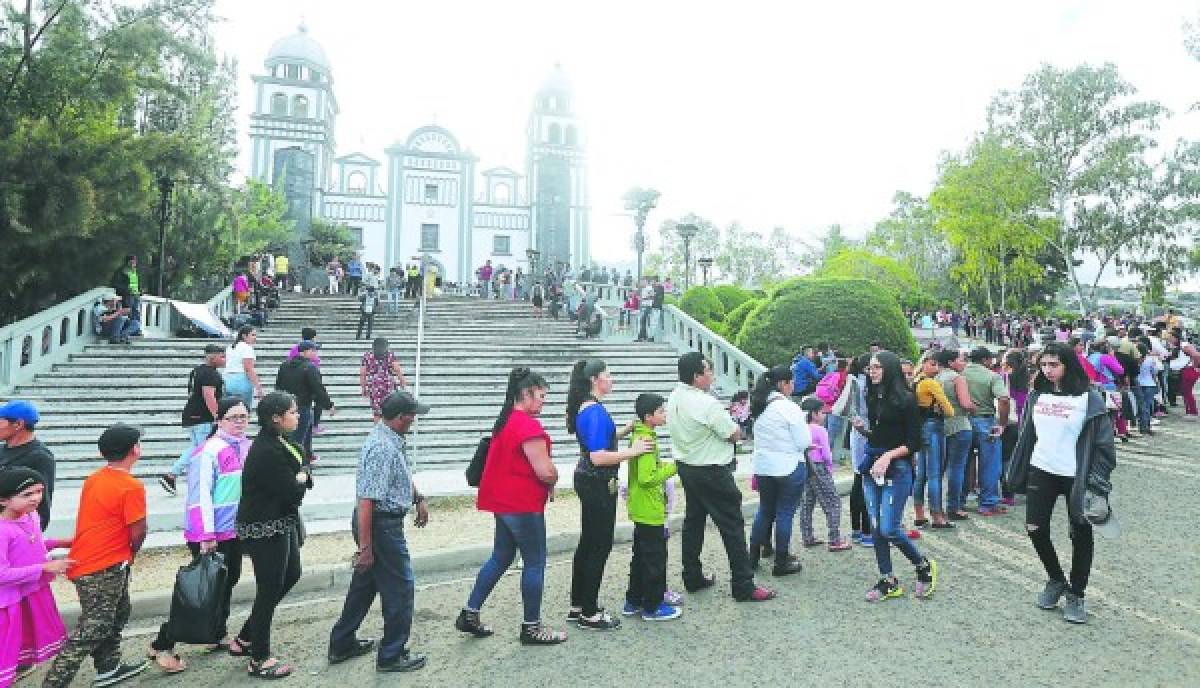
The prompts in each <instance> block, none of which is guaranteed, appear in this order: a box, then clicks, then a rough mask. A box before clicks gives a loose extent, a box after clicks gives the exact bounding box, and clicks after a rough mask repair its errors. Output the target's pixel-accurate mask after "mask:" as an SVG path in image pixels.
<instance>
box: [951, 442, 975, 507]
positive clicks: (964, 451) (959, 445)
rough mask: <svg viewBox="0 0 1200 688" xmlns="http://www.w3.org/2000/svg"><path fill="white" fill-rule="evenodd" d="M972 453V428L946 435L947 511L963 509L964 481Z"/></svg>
mask: <svg viewBox="0 0 1200 688" xmlns="http://www.w3.org/2000/svg"><path fill="white" fill-rule="evenodd" d="M970 454H971V431H970V430H963V431H962V432H956V433H954V434H953V435H947V436H946V492H947V494H948V496H947V498H946V511H962V509H963V498H962V497H963V494H962V492H963V481H965V480H966V479H967V476H966V472H967V456H969V455H970Z"/></svg>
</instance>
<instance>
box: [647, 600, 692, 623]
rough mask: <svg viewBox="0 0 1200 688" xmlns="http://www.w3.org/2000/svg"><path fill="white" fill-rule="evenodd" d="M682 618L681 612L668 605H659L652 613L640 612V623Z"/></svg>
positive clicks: (677, 608)
mask: <svg viewBox="0 0 1200 688" xmlns="http://www.w3.org/2000/svg"><path fill="white" fill-rule="evenodd" d="M681 616H683V610H682V609H680V608H679V607H672V606H671V605H669V604H660V605H658V609H655V610H654V611H652V612H642V621H670V620H671V619H678V618H679V617H681Z"/></svg>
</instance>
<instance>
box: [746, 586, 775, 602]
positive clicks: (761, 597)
mask: <svg viewBox="0 0 1200 688" xmlns="http://www.w3.org/2000/svg"><path fill="white" fill-rule="evenodd" d="M773 599H775V591H774V590H772V589H770V588H766V587H763V586H761V585H756V586H754V592H752V593H750V595H749V596H748V597H740V598H737V601H738V602H766V601H767V600H773Z"/></svg>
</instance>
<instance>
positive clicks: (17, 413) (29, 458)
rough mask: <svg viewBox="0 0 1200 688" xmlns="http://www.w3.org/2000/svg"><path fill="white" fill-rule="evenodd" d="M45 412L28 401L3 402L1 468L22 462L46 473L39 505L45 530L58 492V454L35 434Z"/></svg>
mask: <svg viewBox="0 0 1200 688" xmlns="http://www.w3.org/2000/svg"><path fill="white" fill-rule="evenodd" d="M40 419H41V416H40V415H39V414H38V410H37V407H36V406H34V405H33V404H31V403H29V402H28V401H21V400H13V401H10V402H8V403H7V404H4V405H2V406H0V441H3V442H4V447H3V448H2V449H0V471H3V470H7V469H9V468H16V467H18V466H20V467H23V468H31V469H33V470H35V471H37V472H38V473H41V474H42V478H43V479H44V480H45V482H46V494H45V496H44V497H42V503H41V504H40V505H38V516H40V517H41V521H42V530H43V531H44V530H46V526H48V525H49V524H50V498H51V497H53V496H54V454H51V453H50V450H49V449H47V448H46V445H44V444H42V442H41V440H39V439H37V438H36V437H34V436H33V429H34V427H35V426H36V425H37V423H38V421H39V420H40Z"/></svg>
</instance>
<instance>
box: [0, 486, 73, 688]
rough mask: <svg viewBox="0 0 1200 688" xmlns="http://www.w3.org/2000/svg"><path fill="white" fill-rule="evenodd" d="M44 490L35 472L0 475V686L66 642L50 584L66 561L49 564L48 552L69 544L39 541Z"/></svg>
mask: <svg viewBox="0 0 1200 688" xmlns="http://www.w3.org/2000/svg"><path fill="white" fill-rule="evenodd" d="M45 491H46V485H45V480H44V479H43V478H42V474H41V473H38V472H37V471H34V470H32V469H29V468H11V469H9V470H5V471H0V686H8V685H11V684H12V683H14V682H16V681H18V680H20V679H21V678H24V677H25V676H27V675H29V674H30V673H32V672H33V667H34V665H36V664H40V663H42V662H45V661H47V660H49V659H51V658H52V657H54V655H56V654H58V651H59V650H60V649H62V646H63V643H65V642H66V640H67V629H66V627H65V626H64V625H63V622H62V617H60V616H59V614H58V606H57V605H56V604H55V603H54V593H53V592H52V591H51V590H50V581H52V580H54V577H55V576H57V575H60V574H62V573H64V572H66V570H67V567H68V566H69V565H70V562H69V561H67V560H65V559H60V560H52V559H48V557H47V550H50V549H56V548H59V547H69V546H70V545H71V541H70V540H43V539H42V529H41V522H40V521H39V520H38V513H37V508H38V505H39V504H41V503H42V497H43V496H44V495H45Z"/></svg>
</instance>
